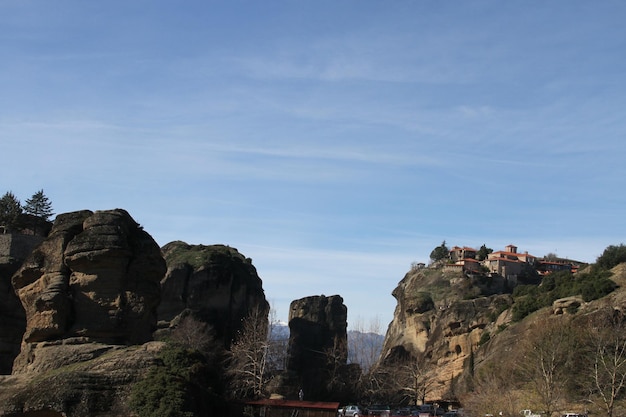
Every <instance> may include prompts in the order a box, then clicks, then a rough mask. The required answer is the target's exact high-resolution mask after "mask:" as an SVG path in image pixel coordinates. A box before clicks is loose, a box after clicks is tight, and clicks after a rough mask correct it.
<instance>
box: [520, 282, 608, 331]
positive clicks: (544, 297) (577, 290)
mask: <svg viewBox="0 0 626 417" xmlns="http://www.w3.org/2000/svg"><path fill="white" fill-rule="evenodd" d="M610 276H611V273H610V272H608V271H598V270H596V271H594V272H590V273H579V274H572V273H570V272H568V271H561V272H555V273H552V274H549V275H546V276H545V277H544V278H543V282H542V284H541V285H540V286H536V285H519V286H517V287H515V290H514V291H513V298H514V300H515V301H514V304H513V310H512V311H513V320H514V321H519V320H521V319H523V318H524V317H526V316H527V315H529V314H530V313H532V312H533V311H536V310H539V309H540V308H543V307H548V306H550V305H552V303H553V302H554V301H555V300H558V299H559V298H565V297H570V296H573V295H580V296H582V298H583V300H585V301H587V302H589V301H592V300H597V299H598V298H602V297H604V296H605V295H607V294H610V293H611V292H612V291H613V290H615V288H617V285H616V284H615V283H614V282H613V281H611V279H610Z"/></svg>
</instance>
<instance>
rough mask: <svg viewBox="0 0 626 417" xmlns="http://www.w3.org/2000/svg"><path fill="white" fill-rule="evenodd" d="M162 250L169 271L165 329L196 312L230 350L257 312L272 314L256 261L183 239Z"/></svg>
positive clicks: (161, 312) (161, 310) (161, 315)
mask: <svg viewBox="0 0 626 417" xmlns="http://www.w3.org/2000/svg"><path fill="white" fill-rule="evenodd" d="M162 251H163V256H164V257H165V259H166V261H167V273H166V274H165V277H164V278H163V280H162V282H161V287H162V299H161V304H160V305H159V307H158V319H159V328H160V329H167V328H168V327H169V326H171V325H173V324H174V323H176V321H177V318H179V317H180V316H181V315H186V314H189V313H191V314H192V315H193V317H194V318H196V319H198V320H201V321H203V322H205V323H208V324H209V325H210V326H211V327H212V328H213V330H214V333H215V336H216V338H218V339H219V340H221V341H222V342H223V344H224V347H226V348H227V347H228V346H230V343H231V341H232V340H233V338H234V337H235V335H236V333H237V331H238V330H239V329H241V323H242V320H243V319H244V318H245V317H246V316H247V315H248V313H249V311H250V310H251V309H253V308H260V309H261V310H262V311H263V312H264V314H267V312H268V311H269V303H268V302H267V300H266V299H265V293H264V292H263V285H262V284H263V282H262V281H261V278H259V276H258V274H257V271H256V269H255V268H254V266H253V265H252V260H251V259H249V258H246V257H245V256H243V255H242V254H240V253H239V252H238V251H237V249H235V248H231V247H228V246H224V245H209V246H206V245H189V244H187V243H184V242H180V241H177V242H171V243H168V244H167V245H165V246H164V247H163V248H162Z"/></svg>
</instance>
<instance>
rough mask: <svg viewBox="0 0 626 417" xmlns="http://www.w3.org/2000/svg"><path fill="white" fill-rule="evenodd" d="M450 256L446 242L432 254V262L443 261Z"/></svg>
mask: <svg viewBox="0 0 626 417" xmlns="http://www.w3.org/2000/svg"><path fill="white" fill-rule="evenodd" d="M449 256H450V249H448V247H447V246H446V241H445V240H444V241H443V242H441V245H439V246H437V247H436V248H435V249H433V251H432V252H431V253H430V260H431V261H433V262H437V261H441V260H443V259H446V258H448V257H449Z"/></svg>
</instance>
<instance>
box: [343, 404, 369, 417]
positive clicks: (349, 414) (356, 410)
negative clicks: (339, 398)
mask: <svg viewBox="0 0 626 417" xmlns="http://www.w3.org/2000/svg"><path fill="white" fill-rule="evenodd" d="M364 414H365V413H363V410H361V407H359V406H358V405H346V406H345V407H344V408H343V415H344V416H346V417H361V416H362V415H364Z"/></svg>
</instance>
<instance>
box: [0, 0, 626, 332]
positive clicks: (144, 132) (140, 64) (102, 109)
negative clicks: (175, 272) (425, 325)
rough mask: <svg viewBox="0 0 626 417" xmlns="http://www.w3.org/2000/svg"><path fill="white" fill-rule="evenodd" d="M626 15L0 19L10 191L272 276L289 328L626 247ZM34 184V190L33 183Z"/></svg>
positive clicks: (302, 9) (149, 6) (290, 11)
mask: <svg viewBox="0 0 626 417" xmlns="http://www.w3.org/2000/svg"><path fill="white" fill-rule="evenodd" d="M624 21H626V3H624V2H622V1H610V0H607V1H602V2H594V1H576V0H567V1H566V0H562V1H556V0H555V1H507V2H501V1H463V2H453V1H426V0H423V1H418V0H416V1H367V0H365V1H364V0H358V1H356V0H355V1H350V0H347V1H324V0H318V1H271V0H268V1H195V0H190V1H186V2H173V1H161V0H150V1H147V0H145V1H139V0H138V1H127V0H125V1H118V0H109V1H106V2H101V1H98V2H96V1H82V0H80V1H79V0H66V1H64V0H59V1H54V2H50V1H45V0H0V143H1V144H2V156H3V169H2V175H1V177H0V178H1V182H0V185H1V187H0V188H1V189H3V190H2V192H3V193H4V192H6V191H12V192H13V193H14V194H16V196H17V197H18V198H20V199H21V200H22V201H24V200H26V199H27V198H29V197H30V196H32V194H34V193H35V192H36V191H38V190H39V189H42V188H43V189H44V192H45V193H46V195H47V196H48V197H49V198H50V200H51V201H52V203H53V207H54V210H55V212H56V213H63V212H69V211H74V210H80V209H91V210H101V209H111V208H117V207H119V208H124V209H126V210H128V211H129V212H130V214H131V215H132V216H133V217H134V218H135V219H136V220H137V221H138V222H139V223H141V224H142V225H143V226H144V228H145V229H146V230H147V231H148V232H149V233H150V234H151V235H152V236H153V237H154V238H155V240H156V241H157V242H158V243H159V245H161V246H162V245H164V244H166V243H168V242H170V241H173V240H183V241H185V242H188V243H192V244H200V243H202V244H213V243H221V244H227V245H230V246H233V247H235V248H237V249H238V250H239V251H240V252H241V253H243V254H244V255H245V256H247V257H250V258H252V259H253V263H254V265H255V266H256V268H257V270H258V273H259V276H260V277H261V278H262V279H263V286H264V289H265V292H266V296H267V298H268V299H269V300H270V301H271V302H272V304H273V305H274V308H275V310H276V312H277V316H278V318H280V319H283V320H286V319H287V314H288V307H289V303H290V302H291V301H292V300H295V299H298V298H302V297H305V296H309V295H318V294H325V295H333V294H340V295H342V296H343V297H344V301H345V304H346V305H347V307H348V320H349V325H350V324H351V325H352V326H354V325H355V323H358V322H362V323H363V322H364V323H369V322H372V321H376V320H378V321H380V323H381V324H382V327H383V329H382V330H383V331H384V328H386V326H387V324H388V323H389V321H390V320H391V318H392V315H393V310H394V308H395V305H396V302H395V299H394V298H393V297H392V296H391V292H392V290H393V289H394V288H395V286H396V285H397V283H398V282H399V281H400V280H401V279H402V277H403V276H404V274H405V273H406V272H407V271H408V270H409V268H410V265H411V263H412V262H428V256H429V254H430V252H431V250H432V249H433V248H434V247H435V246H437V245H439V244H440V243H441V242H442V241H443V240H445V241H446V242H447V244H448V245H449V246H453V245H459V246H473V247H476V248H478V247H480V245H482V244H483V243H486V244H487V246H488V247H491V248H494V249H495V250H499V249H502V248H503V247H504V245H506V244H509V243H513V244H516V245H517V246H518V247H519V249H520V250H527V251H529V252H530V253H531V254H533V255H535V256H542V255H545V254H547V253H549V252H553V253H557V254H558V255H559V256H564V257H565V256H567V257H570V258H575V259H579V260H583V261H588V262H592V261H594V260H595V259H596V258H597V256H599V255H600V254H601V253H602V251H603V250H604V248H605V247H606V246H608V245H611V244H619V243H623V242H624V241H625V240H626V239H625V238H624V236H625V232H626V216H624V207H626V201H625V200H626V197H625V194H624V189H625V188H626V187H625V186H626V168H625V167H626V164H625V163H624V161H626V110H625V109H626V54H625V53H624V52H625V51H626V25H624ZM16 173H17V174H16Z"/></svg>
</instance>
